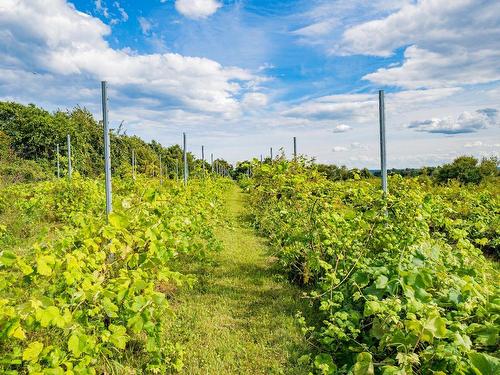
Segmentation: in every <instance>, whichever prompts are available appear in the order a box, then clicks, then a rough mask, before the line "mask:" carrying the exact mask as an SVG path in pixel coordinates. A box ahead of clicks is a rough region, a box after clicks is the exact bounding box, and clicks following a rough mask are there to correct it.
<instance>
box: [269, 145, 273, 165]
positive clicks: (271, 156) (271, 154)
mask: <svg viewBox="0 0 500 375" xmlns="http://www.w3.org/2000/svg"><path fill="white" fill-rule="evenodd" d="M270 150H271V163H272V162H273V148H272V147H271V149H270Z"/></svg>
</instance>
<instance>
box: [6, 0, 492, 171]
mask: <svg viewBox="0 0 500 375" xmlns="http://www.w3.org/2000/svg"><path fill="white" fill-rule="evenodd" d="M101 80H107V81H108V82H109V89H108V90H109V96H110V120H111V124H112V126H116V125H117V124H119V123H120V122H121V121H124V124H125V127H126V129H127V133H128V134H137V135H139V136H141V137H143V138H145V139H146V140H151V139H156V140H158V141H159V142H161V143H162V144H164V145H166V146H168V145H171V144H174V143H178V142H179V141H180V138H181V133H182V132H183V131H185V132H186V133H187V134H188V142H189V146H190V150H191V151H193V152H194V153H199V152H200V148H201V145H205V147H206V150H207V152H208V153H211V152H213V153H214V154H215V156H216V157H217V156H220V157H224V158H227V159H228V160H230V161H233V162H234V161H236V160H242V159H247V158H250V157H259V156H260V154H264V155H266V154H268V153H269V148H270V147H273V149H274V150H275V152H276V151H277V150H278V149H280V148H281V147H282V148H283V149H284V152H285V153H286V154H287V155H290V152H291V148H292V147H291V146H292V137H293V136H296V137H297V139H298V148H299V152H300V153H304V154H306V155H309V156H314V157H316V158H317V159H318V160H319V161H321V162H329V163H336V164H345V165H348V166H350V167H354V166H356V167H365V166H366V167H369V168H377V167H378V164H379V158H378V113H377V111H378V104H377V100H378V94H377V93H378V90H379V89H384V90H385V93H386V118H387V140H388V164H389V167H406V166H408V167H413V166H422V165H435V164H439V163H442V162H446V161H449V160H451V159H453V158H454V157H456V156H457V155H461V154H472V155H476V156H479V157H480V156H489V155H497V156H498V155H500V112H499V111H500V2H499V1H496V0H454V1H451V0H421V1H404V0H400V1H398V0H349V1H345V0H344V1H335V0H148V1H134V0H116V1H115V0H95V1H94V0H73V1H66V0H0V100H14V101H18V102H22V103H30V102H31V103H35V104H37V105H40V106H43V107H44V108H46V109H49V110H55V109H57V108H61V109H65V108H72V107H74V106H76V105H80V106H85V107H87V108H88V109H90V110H91V111H92V112H93V113H94V114H95V115H96V117H98V118H100V117H101V109H100V81H101Z"/></svg>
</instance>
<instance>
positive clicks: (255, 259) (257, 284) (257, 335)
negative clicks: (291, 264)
mask: <svg viewBox="0 0 500 375" xmlns="http://www.w3.org/2000/svg"><path fill="white" fill-rule="evenodd" d="M244 200H245V197H244V193H242V192H241V190H240V189H239V188H237V187H236V186H235V187H234V188H232V189H231V190H230V192H229V193H228V197H227V209H228V215H229V219H230V223H232V224H231V225H230V226H229V227H226V228H221V229H220V230H219V232H218V234H217V235H218V236H219V238H220V239H221V240H222V242H223V245H224V249H223V250H222V251H221V252H220V253H218V254H216V255H215V258H216V261H215V263H214V265H211V266H208V267H203V269H201V268H198V269H197V270H194V273H196V274H197V276H198V277H199V278H200V279H201V282H199V283H198V285H197V286H196V287H195V288H193V289H190V290H182V291H180V292H179V294H178V296H177V299H178V303H176V304H175V305H176V308H175V309H176V312H177V318H176V319H175V320H174V321H173V323H172V325H171V326H170V327H168V330H167V331H168V332H169V333H168V335H169V338H171V339H172V340H173V341H174V342H175V341H177V342H181V343H182V345H183V346H184V347H185V354H184V355H185V357H184V364H185V366H184V370H183V372H182V373H185V374H304V373H307V371H306V370H305V369H304V368H300V366H299V365H298V364H297V358H298V357H299V356H300V355H301V354H303V353H304V352H305V351H306V346H307V344H306V343H305V341H304V339H303V337H302V334H301V332H300V330H299V329H298V328H297V327H296V325H295V322H294V315H295V313H296V312H297V311H298V310H300V309H301V307H302V303H303V302H302V301H301V300H300V298H299V294H300V291H299V290H298V289H297V288H295V287H294V286H293V285H291V284H289V283H288V282H287V281H286V280H284V279H283V277H280V276H279V275H277V274H276V273H275V272H274V271H273V270H272V262H271V261H270V259H269V256H268V254H267V253H266V252H267V248H266V245H265V242H264V241H263V240H262V239H261V238H259V237H258V236H256V234H255V232H254V230H253V229H252V228H251V227H250V226H249V225H248V224H247V222H246V220H245V218H244V216H245V206H244V205H245V201H244ZM191 272H193V270H191Z"/></svg>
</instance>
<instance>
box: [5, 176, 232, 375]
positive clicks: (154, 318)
mask: <svg viewBox="0 0 500 375" xmlns="http://www.w3.org/2000/svg"><path fill="white" fill-rule="evenodd" d="M224 186H225V182H222V181H221V180H212V179H205V180H204V181H196V180H194V181H192V182H191V183H190V185H189V186H188V187H187V188H186V189H185V188H183V187H182V186H180V185H179V184H175V183H172V182H170V181H165V182H164V184H163V185H159V183H158V181H157V180H156V181H154V180H151V179H145V178H142V177H139V178H138V179H137V180H135V181H132V180H127V179H125V180H120V179H115V180H114V189H115V205H114V212H113V213H112V214H111V215H110V216H109V220H108V221H106V218H105V217H104V215H103V214H102V211H103V207H104V201H103V195H104V194H103V186H102V183H101V182H97V181H94V180H88V179H84V178H80V177H78V175H77V176H75V179H73V180H72V181H66V180H63V179H61V180H60V181H56V182H55V183H49V182H43V183H40V184H31V185H13V186H10V187H8V188H7V190H6V192H7V193H8V195H9V196H10V197H13V196H16V197H17V200H16V201H15V202H16V203H15V204H16V205H17V207H18V211H20V212H21V213H22V214H24V213H26V214H29V213H36V214H37V215H40V216H41V217H42V218H43V219H44V220H51V221H52V222H54V223H58V224H60V225H62V227H61V228H60V230H59V232H58V233H57V235H56V236H55V238H54V239H50V238H41V240H40V241H38V242H36V243H34V244H33V245H32V246H31V247H30V248H29V249H26V250H25V251H24V252H19V251H17V250H16V249H14V250H7V249H5V247H4V248H3V249H2V250H1V251H0V356H1V358H2V360H1V361H0V372H2V373H27V372H29V373H47V374H49V373H72V374H95V373H110V372H113V371H115V370H113V369H115V368H121V367H120V366H123V364H124V363H126V362H127V360H128V358H129V357H131V356H132V357H138V358H141V361H140V362H139V366H141V367H140V368H139V369H138V370H139V371H143V372H157V373H165V372H166V371H167V370H168V369H171V368H177V369H178V368H179V366H180V364H181V362H182V361H181V358H180V357H179V356H181V355H182V353H181V350H180V348H178V347H177V346H176V344H175V343H166V342H164V340H163V337H164V334H163V333H162V332H163V331H162V330H163V324H164V322H165V317H166V316H169V315H171V314H172V311H171V308H170V306H169V301H168V300H167V296H166V295H165V293H163V292H162V285H164V284H166V283H172V284H174V285H175V284H182V283H191V282H192V277H190V276H188V275H182V274H181V273H179V272H176V271H175V270H173V269H171V265H172V262H173V260H174V259H175V258H177V257H178V256H179V255H180V254H189V256H191V257H192V258H199V259H203V258H204V257H206V256H207V254H208V253H209V252H211V251H214V250H217V249H219V247H220V245H219V242H218V241H217V240H216V239H215V236H214V234H213V229H214V226H215V225H216V223H217V222H218V215H219V214H218V212H219V209H218V206H219V202H220V197H221V192H222V191H223V190H224ZM8 204H9V202H8V201H2V202H1V205H2V206H4V208H5V206H6V205H8ZM10 229H11V228H10V227H9V226H4V227H3V229H2V231H3V232H4V233H6V234H8V233H9V232H10ZM1 241H4V239H3V238H1V237H0V242H1ZM4 243H7V242H4ZM136 365H137V364H136Z"/></svg>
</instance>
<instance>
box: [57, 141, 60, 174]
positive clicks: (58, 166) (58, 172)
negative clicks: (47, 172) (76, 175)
mask: <svg viewBox="0 0 500 375" xmlns="http://www.w3.org/2000/svg"><path fill="white" fill-rule="evenodd" d="M56 153H57V178H60V177H61V167H60V164H59V144H57V145H56Z"/></svg>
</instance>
